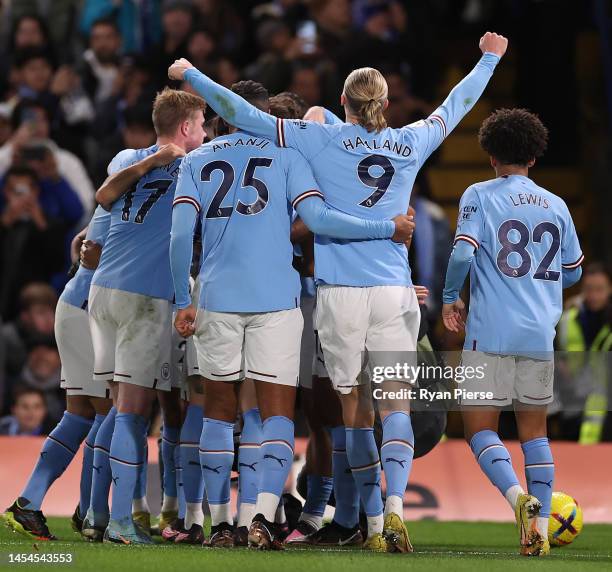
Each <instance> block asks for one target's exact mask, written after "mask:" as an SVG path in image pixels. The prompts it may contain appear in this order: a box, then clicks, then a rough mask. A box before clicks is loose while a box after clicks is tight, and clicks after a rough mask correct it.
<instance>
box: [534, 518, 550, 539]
mask: <svg viewBox="0 0 612 572" xmlns="http://www.w3.org/2000/svg"><path fill="white" fill-rule="evenodd" d="M536 525H537V527H538V530H539V531H540V534H541V535H542V536H543V537H544V538H548V517H547V516H538V518H537V520H536Z"/></svg>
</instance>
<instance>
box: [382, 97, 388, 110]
mask: <svg viewBox="0 0 612 572" xmlns="http://www.w3.org/2000/svg"><path fill="white" fill-rule="evenodd" d="M387 107H389V100H388V99H385V104H384V105H383V111H385V109H387Z"/></svg>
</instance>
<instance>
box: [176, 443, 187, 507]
mask: <svg viewBox="0 0 612 572" xmlns="http://www.w3.org/2000/svg"><path fill="white" fill-rule="evenodd" d="M174 468H175V470H176V495H177V497H178V517H179V518H185V510H186V508H187V507H186V505H185V487H184V486H183V465H181V448H180V446H179V447H175V448H174Z"/></svg>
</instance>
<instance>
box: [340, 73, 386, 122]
mask: <svg viewBox="0 0 612 572" xmlns="http://www.w3.org/2000/svg"><path fill="white" fill-rule="evenodd" d="M343 93H344V96H345V97H346V103H347V105H348V107H349V108H350V110H351V111H352V112H353V113H354V114H355V115H356V116H357V118H358V119H359V125H361V126H363V127H365V128H366V129H367V130H368V131H376V132H379V131H382V130H383V129H384V128H385V127H387V121H386V119H385V117H384V115H383V111H384V109H385V103H386V101H387V82H386V80H385V78H384V77H383V75H382V74H381V73H380V72H379V71H378V70H377V69H374V68H359V69H356V70H353V71H352V72H351V73H350V74H349V75H348V77H347V78H346V80H345V81H344V90H343Z"/></svg>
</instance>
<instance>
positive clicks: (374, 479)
mask: <svg viewBox="0 0 612 572" xmlns="http://www.w3.org/2000/svg"><path fill="white" fill-rule="evenodd" d="M346 453H347V456H348V460H349V463H350V464H351V471H352V473H353V478H354V479H355V482H356V483H357V490H358V491H359V494H360V496H361V501H362V503H363V508H364V510H365V513H366V515H367V516H379V515H381V514H382V513H383V501H382V488H381V483H380V477H381V471H380V457H379V456H378V449H377V447H376V441H375V439H374V429H371V428H353V427H347V428H346Z"/></svg>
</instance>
